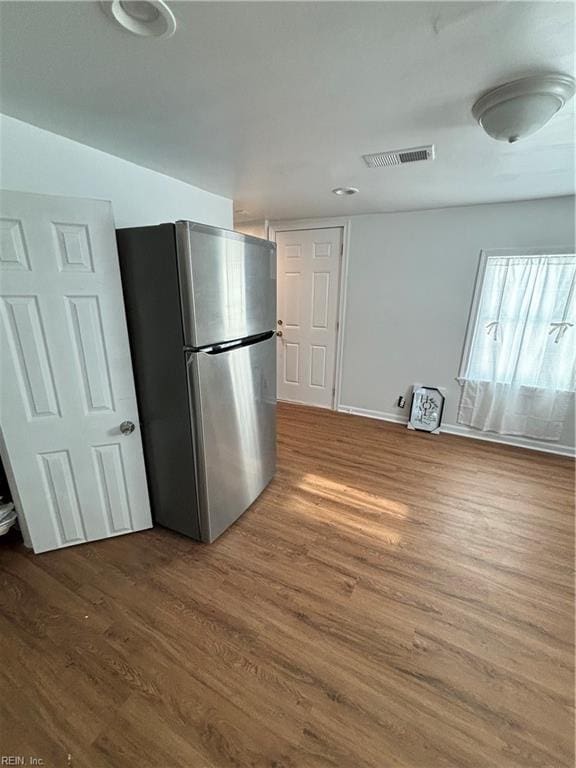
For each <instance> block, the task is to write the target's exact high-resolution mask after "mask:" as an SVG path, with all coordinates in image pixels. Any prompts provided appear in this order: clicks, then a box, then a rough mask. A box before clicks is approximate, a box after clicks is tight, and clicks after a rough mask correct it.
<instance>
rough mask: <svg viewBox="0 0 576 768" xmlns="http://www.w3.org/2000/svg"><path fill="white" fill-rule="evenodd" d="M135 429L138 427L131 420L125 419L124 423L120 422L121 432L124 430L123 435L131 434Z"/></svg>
mask: <svg viewBox="0 0 576 768" xmlns="http://www.w3.org/2000/svg"><path fill="white" fill-rule="evenodd" d="M135 429H136V427H135V426H134V424H133V423H132V422H131V421H123V422H122V424H120V432H122V434H123V435H131V434H132V432H134V430H135Z"/></svg>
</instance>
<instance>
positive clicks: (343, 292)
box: [268, 218, 352, 411]
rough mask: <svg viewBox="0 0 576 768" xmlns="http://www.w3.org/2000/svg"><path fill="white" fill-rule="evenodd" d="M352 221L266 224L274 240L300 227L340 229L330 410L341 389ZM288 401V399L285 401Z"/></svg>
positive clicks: (338, 399)
mask: <svg viewBox="0 0 576 768" xmlns="http://www.w3.org/2000/svg"><path fill="white" fill-rule="evenodd" d="M351 226H352V222H351V220H350V219H345V218H331V219H294V220H292V221H273V222H270V223H269V225H268V239H269V240H272V241H273V242H276V234H277V233H278V232H294V231H297V230H300V229H333V228H336V227H338V228H340V229H342V259H341V261H340V285H339V286H338V332H337V333H336V364H335V369H334V382H333V385H332V386H333V388H334V395H333V396H332V410H333V411H337V410H339V407H340V393H341V390H342V376H343V357H344V331H345V327H346V326H345V324H346V296H347V290H348V264H349V253H350V229H351ZM287 402H289V401H287ZM291 402H297V401H295V400H294V401H291Z"/></svg>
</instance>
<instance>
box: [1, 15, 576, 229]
mask: <svg viewBox="0 0 576 768" xmlns="http://www.w3.org/2000/svg"><path fill="white" fill-rule="evenodd" d="M170 6H171V8H172V9H173V11H174V13H175V15H176V17H177V20H178V29H177V31H176V34H175V35H174V37H172V38H171V39H168V40H151V39H144V38H137V37H134V36H132V35H130V34H128V33H126V32H124V31H122V30H121V29H120V28H116V27H115V26H114V25H113V24H112V23H111V22H110V21H109V19H108V18H107V17H106V16H105V15H104V14H103V12H102V10H101V9H100V7H99V5H98V4H97V3H93V2H14V3H12V2H2V3H1V6H0V12H1V22H2V45H1V49H2V59H1V65H2V75H1V78H2V79H1V86H2V111H3V112H6V113H7V114H9V115H12V116H14V117H17V118H20V119H22V120H26V121H28V122H30V123H33V124H35V125H38V126H41V127H43V128H46V129H48V130H51V131H54V132H56V133H60V134H63V135H64V136H68V137H70V138H73V139H76V140H77V141H80V142H83V143H85V144H88V145H90V146H93V147H97V148H99V149H102V150H105V151H106V152H110V153H112V154H115V155H118V156H120V157H123V158H126V159H128V160H132V161H133V162H135V163H139V164H140V165H144V166H147V167H149V168H153V169H155V170H158V171H161V172H163V173H166V174H169V175H171V176H175V177H177V178H180V179H183V180H185V181H188V182H190V183H192V184H195V185H197V186H199V187H202V188H204V189H207V190H210V191H212V192H216V193H219V194H222V195H225V196H228V197H233V198H234V200H235V201H236V207H237V208H243V209H246V210H247V211H248V213H247V214H245V215H244V217H243V218H245V219H257V218H260V217H268V218H295V217H311V216H328V215H339V214H349V213H367V212H372V211H392V210H393V211H398V210H408V209H416V208H430V207H437V206H448V205H461V204H466V203H482V202H491V201H503V200H518V199H527V198H534V197H547V196H554V195H564V194H573V192H574V145H573V129H574V111H573V102H572V103H570V105H569V106H568V107H566V108H565V109H564V110H563V111H562V112H561V113H560V114H559V115H557V117H556V118H555V119H554V121H553V122H552V123H550V124H549V125H548V126H547V127H546V128H544V129H543V130H542V131H540V132H539V133H537V134H535V135H534V136H532V137H529V138H527V139H525V140H524V141H522V142H519V143H518V144H514V145H506V144H503V143H500V142H495V141H494V140H492V139H490V138H489V137H488V136H487V135H485V134H484V133H483V131H482V130H480V129H479V128H478V126H476V125H475V123H474V121H473V119H472V116H471V114H470V108H471V106H472V104H473V102H474V100H475V99H476V98H477V97H478V96H479V95H480V93H481V92H482V91H484V90H486V89H487V88H490V87H492V86H495V85H498V84H500V83H502V82H505V81H507V80H510V79H514V78H517V77H521V76H524V75H526V74H531V73H535V72H542V71H560V72H567V73H572V72H573V70H574V39H575V35H574V6H573V4H572V3H571V2H483V3H477V2H460V3H451V2H430V3H428V2H424V3H420V2H372V3H364V2H338V3H330V2H305V3H299V2H267V3H266V2H260V3H243V2H237V3H220V2H205V3H193V2H172V3H170ZM429 143H434V144H435V145H436V156H437V159H436V160H435V161H434V162H433V163H417V164H415V165H411V166H403V167H393V168H387V169H386V168H383V169H367V168H365V167H364V164H363V162H362V160H361V157H360V156H361V155H362V154H363V153H368V152H377V151H381V150H387V149H398V148H403V147H410V146H415V145H420V144H429ZM348 185H350V186H356V187H358V188H359V189H360V193H359V194H358V195H356V196H355V197H352V198H336V197H335V196H334V195H332V194H331V192H330V190H331V189H332V188H333V187H336V186H348Z"/></svg>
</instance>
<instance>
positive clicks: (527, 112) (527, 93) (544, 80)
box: [472, 74, 574, 143]
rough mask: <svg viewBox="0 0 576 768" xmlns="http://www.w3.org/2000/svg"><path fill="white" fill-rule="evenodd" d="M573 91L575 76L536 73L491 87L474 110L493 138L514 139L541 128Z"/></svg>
mask: <svg viewBox="0 0 576 768" xmlns="http://www.w3.org/2000/svg"><path fill="white" fill-rule="evenodd" d="M573 95H574V78H573V77H570V76H569V75H559V74H552V75H535V76H534V77H525V78H523V79H522V80H514V81H513V82H511V83H506V85H501V86H499V87H498V88H494V89H493V90H491V91H488V92H487V93H485V94H484V95H483V96H481V97H480V98H479V99H478V101H477V102H476V103H475V104H474V106H473V107H472V114H473V115H474V117H475V119H476V120H477V121H478V122H479V123H480V125H481V126H482V128H484V130H485V131H486V133H487V134H488V135H489V136H492V138H493V139H498V141H507V142H509V143H513V142H515V141H518V139H522V138H524V136H530V134H531V133H535V132H536V131H538V130H540V128H542V127H543V126H544V125H546V123H547V122H548V121H549V120H551V119H552V118H553V117H554V115H555V114H556V112H558V111H559V110H560V109H562V107H563V106H564V104H565V103H566V102H567V101H568V100H569V99H570V98H572V96H573Z"/></svg>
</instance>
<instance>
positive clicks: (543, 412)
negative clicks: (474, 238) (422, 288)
mask: <svg viewBox="0 0 576 768" xmlns="http://www.w3.org/2000/svg"><path fill="white" fill-rule="evenodd" d="M575 282H576V256H575V255H573V254H561V255H560V254H557V255H550V256H545V255H542V256H514V257H510V256H488V257H487V259H486V266H485V271H484V277H483V280H482V285H481V287H480V296H479V297H478V301H477V314H476V321H475V323H474V327H473V328H472V329H471V332H472V338H471V339H470V343H469V350H468V355H467V359H466V360H465V361H464V370H463V371H462V373H461V377H460V381H461V383H462V385H463V390H462V398H461V401H460V408H459V412H458V421H459V422H460V423H462V424H466V425H468V426H471V427H475V428H476V429H481V430H485V431H491V432H498V433H500V434H510V435H524V436H526V437H534V438H538V439H540V440H558V439H559V438H560V435H561V432H562V428H563V425H564V421H565V418H566V414H567V412H568V407H569V405H570V402H571V400H572V399H573V397H574V395H573V393H574V388H575V383H576V342H575V335H576V328H575V324H576V290H575Z"/></svg>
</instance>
